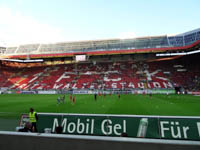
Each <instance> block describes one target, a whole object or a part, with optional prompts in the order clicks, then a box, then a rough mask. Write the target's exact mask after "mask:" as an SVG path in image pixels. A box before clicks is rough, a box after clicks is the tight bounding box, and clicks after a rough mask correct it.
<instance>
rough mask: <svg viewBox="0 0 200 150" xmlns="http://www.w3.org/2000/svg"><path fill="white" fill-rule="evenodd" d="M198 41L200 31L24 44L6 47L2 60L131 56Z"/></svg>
mask: <svg viewBox="0 0 200 150" xmlns="http://www.w3.org/2000/svg"><path fill="white" fill-rule="evenodd" d="M199 42H200V28H199V29H196V30H192V31H189V32H186V33H183V34H177V35H175V36H167V35H163V36H149V37H137V38H130V39H106V40H93V41H75V42H59V43H50V44H49V43H48V44H26V45H19V46H18V47H7V48H6V50H5V51H3V55H2V56H4V57H7V56H19V55H24V56H27V55H45V56H46V55H49V56H55V55H57V56H60V55H62V54H65V55H74V54H91V55H92V54H97V53H99V54H103V53H108V54H112V53H121V52H125V53H129V52H130V53H134V52H147V51H151V52H152V51H163V50H168V49H181V48H182V49H184V48H189V47H190V46H191V45H192V46H194V44H198V43H199Z"/></svg>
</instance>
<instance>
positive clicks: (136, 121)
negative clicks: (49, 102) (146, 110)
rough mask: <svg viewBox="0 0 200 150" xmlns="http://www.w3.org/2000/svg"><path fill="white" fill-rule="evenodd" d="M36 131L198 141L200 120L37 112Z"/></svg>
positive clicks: (197, 118) (191, 118)
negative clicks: (57, 129)
mask: <svg viewBox="0 0 200 150" xmlns="http://www.w3.org/2000/svg"><path fill="white" fill-rule="evenodd" d="M38 117H39V120H38V123H37V126H38V130H39V132H44V131H45V129H47V128H49V129H50V130H51V132H52V133H55V132H56V128H57V127H58V126H61V127H62V133H63V134H74V135H97V136H124V135H125V136H128V137H138V138H155V139H158V138H159V139H184V140H186V139H187V140H200V117H165V116H163V117H161V116H135V115H98V114H96V115H90V114H53V113H38Z"/></svg>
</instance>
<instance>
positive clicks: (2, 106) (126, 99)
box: [0, 94, 200, 119]
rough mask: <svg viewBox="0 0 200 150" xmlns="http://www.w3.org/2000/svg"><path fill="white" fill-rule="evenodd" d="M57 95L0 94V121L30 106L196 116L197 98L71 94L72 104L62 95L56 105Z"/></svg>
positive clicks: (46, 109) (62, 110) (198, 112)
mask: <svg viewBox="0 0 200 150" xmlns="http://www.w3.org/2000/svg"><path fill="white" fill-rule="evenodd" d="M58 96H60V95H17V94H16V95H14V94H12V95H7V94H5V95H0V118H1V119H7V118H15V119H16V118H19V117H20V115H21V114H22V113H28V112H29V108H30V107H33V108H34V109H35V110H36V111H37V112H53V113H88V114H132V115H167V116H200V97H198V96H192V95H170V96H166V95H153V97H152V99H150V98H149V96H148V95H121V98H120V99H118V97H117V95H112V96H110V95H106V97H104V96H98V98H97V101H94V95H75V97H76V102H75V104H74V105H73V104H72V103H71V102H70V101H69V95H66V97H65V99H66V103H65V104H62V103H61V104H59V105H57V100H56V99H57V97H58Z"/></svg>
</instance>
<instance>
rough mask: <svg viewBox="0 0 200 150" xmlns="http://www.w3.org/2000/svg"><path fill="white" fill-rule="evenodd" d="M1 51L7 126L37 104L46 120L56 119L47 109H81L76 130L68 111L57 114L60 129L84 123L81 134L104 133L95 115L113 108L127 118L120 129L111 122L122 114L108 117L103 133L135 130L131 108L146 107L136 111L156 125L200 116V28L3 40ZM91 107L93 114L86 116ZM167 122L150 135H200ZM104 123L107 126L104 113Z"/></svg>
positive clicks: (77, 111) (0, 84)
mask: <svg viewBox="0 0 200 150" xmlns="http://www.w3.org/2000/svg"><path fill="white" fill-rule="evenodd" d="M0 53H1V57H0V88H1V89H0V91H1V92H0V93H1V95H0V99H1V100H0V105H1V112H0V118H1V130H6V131H7V130H9V131H13V130H15V127H16V126H18V121H19V120H20V117H21V114H23V113H28V110H29V108H30V107H33V108H34V109H35V110H36V111H37V112H40V113H41V116H39V117H40V119H39V120H42V119H41V118H44V120H46V122H48V121H49V120H50V119H49V120H48V119H47V118H45V117H47V116H46V115H47V114H49V115H52V113H55V114H57V115H58V116H57V117H58V118H59V119H61V118H60V117H61V116H60V115H61V114H64V113H65V114H64V115H66V114H69V116H70V117H71V119H72V122H73V119H74V118H77V116H76V115H81V116H82V115H83V116H82V117H83V119H82V120H78V121H77V128H76V129H77V130H76V131H74V132H73V128H72V126H73V124H72V123H71V122H67V119H66V120H65V119H63V115H62V119H61V121H58V120H59V119H58V120H56V119H54V122H53V130H54V132H55V126H56V125H58V124H59V122H61V123H62V126H63V128H66V129H65V130H64V131H63V132H66V133H68V134H69V133H71V134H79V129H80V128H78V126H80V125H82V126H83V127H84V129H83V130H82V128H81V129H80V134H83V135H90V134H94V135H99V134H98V132H95V129H93V127H94V124H95V123H96V122H98V121H95V120H93V119H92V116H93V115H94V116H95V115H97V116H98V115H100V119H99V120H101V119H102V118H101V117H103V118H104V119H105V118H109V117H108V116H110V117H111V118H114V119H116V118H115V117H123V116H124V117H125V118H127V120H126V121H121V120H122V119H121V120H120V119H119V120H120V121H121V122H120V123H121V124H120V123H119V124H120V125H121V126H119V124H116V125H113V127H112V131H111V124H114V123H117V122H116V120H115V121H112V122H111V120H112V119H111V120H107V123H108V124H110V130H108V131H106V129H107V128H106V129H104V128H103V127H101V130H102V133H101V134H100V135H101V136H102V135H107V136H108V135H110V136H121V130H123V132H126V130H128V125H127V128H125V126H126V124H128V122H129V119H128V118H129V117H130V116H131V115H139V118H138V117H137V116H135V117H136V118H137V119H139V121H138V122H137V123H138V124H139V122H140V121H141V120H143V121H146V119H145V118H148V120H149V126H148V128H152V130H154V129H153V126H154V125H156V124H157V121H155V118H156V119H157V118H159V119H160V120H162V119H163V118H162V116H163V117H164V118H166V116H168V117H169V116H172V118H171V119H172V120H173V119H175V117H177V118H178V120H179V121H181V120H182V121H183V120H184V117H186V118H189V119H188V120H190V119H191V118H193V119H191V120H192V121H194V120H195V119H196V120H197V121H199V118H198V116H199V115H200V111H199V105H200V102H199V95H200V65H199V58H200V29H196V30H192V31H189V32H185V33H182V34H177V35H170V36H168V35H163V36H149V37H137V38H129V39H106V40H93V41H75V42H60V43H50V44H26V45H19V46H18V47H1V48H0ZM95 94H96V95H97V99H96V100H95V98H94V95H95ZM63 96H65V99H64V100H65V101H64V102H63V103H62V102H59V103H58V101H57V99H58V97H59V98H61V97H63ZM70 96H72V97H73V98H74V100H73V101H72V100H71V98H70ZM55 114H54V115H55ZM84 114H85V115H86V116H89V118H90V119H85V122H84V121H83V120H84ZM104 115H105V116H104ZM73 116H74V117H73ZM97 116H95V117H97ZM158 116H161V117H158ZM189 116H191V117H189ZM195 116H196V118H195ZM49 117H52V116H49ZM153 117H155V118H153ZM182 117H183V118H182ZM169 118H170V117H169ZM169 118H168V119H169ZM151 119H152V120H151ZM68 120H69V119H68ZM97 120H98V119H97ZM102 120H103V119H102ZM94 122H95V123H94ZM150 123H152V125H150ZM162 123H163V124H162ZM162 123H161V128H162V127H163V130H162V129H161V134H160V132H159V131H156V133H149V132H147V134H146V137H148V138H151V137H153V138H166V139H171V138H172V139H190V140H199V137H198V135H196V134H195V136H194V137H192V135H191V136H190V135H188V134H187V136H186V128H185V129H184V132H183V133H181V134H182V136H175V135H174V136H173V134H172V136H170V135H168V136H166V137H164V132H166V131H165V130H168V128H166V127H165V128H164V125H165V124H164V123H166V121H165V122H164V121H163V122H162ZM41 124H45V123H39V125H41ZM50 124H52V123H50ZM100 124H101V126H106V125H105V124H106V122H104V120H103V121H102V122H101V123H100ZM185 124H189V123H185ZM162 125H163V126H162ZM197 125H198V126H197V128H198V131H199V129H200V125H199V124H198V123H197ZM74 126H75V125H74ZM188 126H189V125H188ZM192 126H193V125H192ZM108 127H109V126H108ZM44 128H52V126H50V125H46V126H45V127H44V125H43V126H42V125H41V127H39V130H40V131H41V132H43V131H44ZM71 128H72V129H71ZM94 128H95V127H94ZM97 128H98V127H97ZM183 128H184V127H183ZM188 128H189V127H188ZM191 128H192V127H191ZM108 129H109V128H108ZM74 130H75V127H74ZM138 130H139V129H138ZM119 131H120V133H119ZM162 131H163V132H162ZM134 132H137V131H134ZM138 132H139V131H138ZM138 132H137V134H139V133H138ZM193 132H195V131H193ZM193 132H192V133H193ZM190 134H191V133H190ZM128 135H129V136H130V137H135V135H134V134H133V135H132V133H128ZM183 135H184V136H183ZM160 136H161V137H160ZM137 137H138V135H137Z"/></svg>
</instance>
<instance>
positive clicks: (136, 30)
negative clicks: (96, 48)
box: [0, 0, 200, 46]
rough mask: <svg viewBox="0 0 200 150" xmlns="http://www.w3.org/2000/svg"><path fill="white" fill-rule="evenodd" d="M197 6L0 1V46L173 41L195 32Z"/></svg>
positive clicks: (110, 0) (156, 0) (166, 0)
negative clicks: (161, 37) (159, 37)
mask: <svg viewBox="0 0 200 150" xmlns="http://www.w3.org/2000/svg"><path fill="white" fill-rule="evenodd" d="M199 6H200V0H1V1H0V46H14V45H19V44H32V43H55V42H68V41H85V40H98V39H100V40H102V39H115V38H121V39H124V38H134V37H143V36H157V35H166V34H168V35H173V34H179V33H184V32H187V31H191V30H194V29H197V28H200V12H199Z"/></svg>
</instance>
